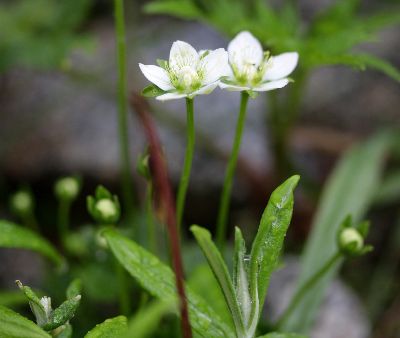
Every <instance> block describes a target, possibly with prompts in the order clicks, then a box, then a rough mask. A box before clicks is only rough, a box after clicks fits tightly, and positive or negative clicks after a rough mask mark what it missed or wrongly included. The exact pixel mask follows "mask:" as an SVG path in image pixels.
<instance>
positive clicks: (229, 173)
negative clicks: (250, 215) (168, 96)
mask: <svg viewBox="0 0 400 338" xmlns="http://www.w3.org/2000/svg"><path fill="white" fill-rule="evenodd" d="M248 100H249V94H247V92H242V97H241V101H240V111H239V117H238V121H237V125H236V132H235V139H234V142H233V147H232V152H231V157H230V158H229V162H228V166H227V168H226V172H225V179H224V185H223V189H222V194H221V199H220V205H219V211H218V219H217V244H218V246H219V247H220V248H221V249H222V248H223V247H224V246H225V237H226V225H227V218H228V210H229V204H230V197H231V191H232V184H233V177H234V175H235V169H236V164H237V159H238V156H239V150H240V143H241V140H242V134H243V129H244V124H245V120H246V111H247V102H248Z"/></svg>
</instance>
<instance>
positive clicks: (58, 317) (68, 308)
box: [43, 295, 81, 331]
mask: <svg viewBox="0 0 400 338" xmlns="http://www.w3.org/2000/svg"><path fill="white" fill-rule="evenodd" d="M80 300H81V296H80V295H77V296H75V297H74V298H71V299H68V300H66V301H65V302H63V303H62V304H61V305H60V306H59V307H58V308H57V309H55V310H54V311H53V312H52V313H51V315H50V318H49V321H48V323H46V325H44V326H43V328H44V329H45V330H47V331H50V330H54V329H56V328H58V327H59V326H61V325H64V324H65V323H66V322H67V321H69V320H70V319H71V318H72V317H73V316H74V315H75V312H76V310H77V309H78V306H79V303H80Z"/></svg>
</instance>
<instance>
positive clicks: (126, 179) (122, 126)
mask: <svg viewBox="0 0 400 338" xmlns="http://www.w3.org/2000/svg"><path fill="white" fill-rule="evenodd" d="M114 13H115V25H116V27H115V34H116V48H117V66H118V134H119V148H120V159H121V178H122V182H121V183H122V193H123V198H124V204H125V205H124V207H125V211H126V214H127V216H128V218H131V217H132V214H133V211H134V210H133V203H134V197H133V190H132V187H133V180H132V176H131V170H130V156H129V135H128V102H127V92H128V89H127V81H126V36H125V20H124V1H123V0H114Z"/></svg>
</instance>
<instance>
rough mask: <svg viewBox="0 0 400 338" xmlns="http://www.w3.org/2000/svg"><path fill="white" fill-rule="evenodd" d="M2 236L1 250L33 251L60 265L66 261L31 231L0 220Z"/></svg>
mask: <svg viewBox="0 0 400 338" xmlns="http://www.w3.org/2000/svg"><path fill="white" fill-rule="evenodd" d="M0 234H1V236H0V248H16V249H28V250H33V251H36V252H38V253H40V254H42V255H44V256H46V257H47V258H49V259H51V260H52V261H53V262H55V263H56V264H59V265H60V264H61V263H62V262H63V261H64V260H63V258H62V257H61V255H60V254H59V253H58V252H57V251H56V249H54V247H53V246H52V245H51V244H50V243H49V242H48V241H47V240H46V239H44V238H43V237H41V236H40V235H38V234H37V233H36V232H34V231H32V230H30V229H27V228H23V227H21V226H19V225H16V224H14V223H11V222H8V221H5V220H0Z"/></svg>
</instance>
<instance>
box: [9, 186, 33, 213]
mask: <svg viewBox="0 0 400 338" xmlns="http://www.w3.org/2000/svg"><path fill="white" fill-rule="evenodd" d="M10 204H11V208H12V209H13V210H14V212H15V213H16V214H18V215H26V214H28V213H29V212H31V211H32V209H33V199H32V196H31V194H30V193H29V192H27V191H18V192H16V193H15V194H14V195H12V196H11V201H10Z"/></svg>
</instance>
